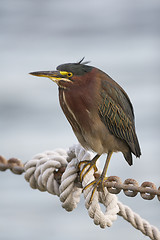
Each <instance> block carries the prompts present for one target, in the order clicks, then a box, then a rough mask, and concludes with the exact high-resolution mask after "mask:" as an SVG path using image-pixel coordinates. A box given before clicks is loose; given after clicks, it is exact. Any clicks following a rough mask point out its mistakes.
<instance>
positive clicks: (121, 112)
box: [99, 72, 141, 157]
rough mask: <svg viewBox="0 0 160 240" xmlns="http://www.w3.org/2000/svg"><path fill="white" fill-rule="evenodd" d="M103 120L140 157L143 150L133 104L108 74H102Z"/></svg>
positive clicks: (100, 111)
mask: <svg viewBox="0 0 160 240" xmlns="http://www.w3.org/2000/svg"><path fill="white" fill-rule="evenodd" d="M103 74H104V77H103V78H102V80H101V99H102V101H101V104H100V105H99V113H100V117H101V120H102V121H103V123H104V124H105V125H106V127H107V128H108V129H109V131H110V132H111V133H112V134H113V135H114V136H116V137H117V138H120V139H122V140H123V141H125V142H126V143H127V144H128V146H129V148H130V151H131V152H132V153H133V154H134V155H135V156H136V157H140V155H141V150H140V146H139V142H138V139H137V135H136V131H135V123H134V111H133V106H132V103H131V101H130V99H129V97H128V95H127V94H126V92H125V91H124V90H123V89H122V87H120V86H119V85H118V84H117V83H116V82H115V81H114V80H113V79H112V78H110V77H109V76H108V75H107V74H105V73H103V72H101V75H103Z"/></svg>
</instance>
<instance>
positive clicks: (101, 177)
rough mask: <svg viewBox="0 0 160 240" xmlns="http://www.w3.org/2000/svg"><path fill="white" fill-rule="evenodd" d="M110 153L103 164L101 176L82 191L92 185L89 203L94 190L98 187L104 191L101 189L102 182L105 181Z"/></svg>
mask: <svg viewBox="0 0 160 240" xmlns="http://www.w3.org/2000/svg"><path fill="white" fill-rule="evenodd" d="M112 153H113V152H109V153H108V155H107V159H106V162H105V165H104V168H103V171H102V174H101V176H100V177H99V178H98V179H96V180H94V181H92V182H91V183H89V184H88V185H87V186H85V187H84V189H83V190H85V189H87V188H88V187H90V186H91V185H93V190H92V194H91V198H90V203H91V202H92V199H93V195H94V193H95V190H96V189H97V187H98V186H99V185H100V187H101V188H102V190H103V189H104V187H103V182H104V179H106V177H105V176H106V173H107V170H108V166H109V162H110V159H111V156H112Z"/></svg>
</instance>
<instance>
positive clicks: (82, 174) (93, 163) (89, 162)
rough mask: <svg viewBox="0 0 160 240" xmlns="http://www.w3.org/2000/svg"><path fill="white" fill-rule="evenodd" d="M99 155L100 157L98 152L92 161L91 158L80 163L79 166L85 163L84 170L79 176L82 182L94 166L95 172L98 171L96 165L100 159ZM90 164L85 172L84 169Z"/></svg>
mask: <svg viewBox="0 0 160 240" xmlns="http://www.w3.org/2000/svg"><path fill="white" fill-rule="evenodd" d="M99 157H100V155H99V154H97V155H96V156H95V157H94V158H93V159H92V160H91V161H90V160H85V161H81V162H80V163H79V165H78V167H79V168H80V167H81V165H82V164H85V165H84V167H83V169H82V171H81V173H80V176H79V177H80V181H81V182H82V181H83V179H84V177H85V176H86V175H87V173H89V171H90V170H91V169H92V168H94V172H96V171H97V170H98V169H97V167H96V161H97V159H98V158H99ZM88 166H89V168H88V169H87V171H86V172H85V173H84V170H85V169H86V167H88Z"/></svg>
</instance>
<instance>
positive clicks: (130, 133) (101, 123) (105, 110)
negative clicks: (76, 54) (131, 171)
mask: <svg viewBox="0 0 160 240" xmlns="http://www.w3.org/2000/svg"><path fill="white" fill-rule="evenodd" d="M82 61H83V59H82V60H81V61H80V62H78V63H66V64H62V65H59V66H58V67H57V70H56V71H39V72H32V73H30V74H32V75H35V76H38V77H48V78H50V79H51V80H52V81H54V82H55V83H57V85H58V87H59V101H60V105H61V108H62V110H63V112H64V114H65V116H66V118H67V119H68V121H69V123H70V124H71V126H72V129H73V131H74V133H75V135H76V137H77V139H78V141H79V142H80V143H81V145H82V146H83V147H84V148H85V149H89V150H93V151H94V152H96V153H97V155H96V156H95V157H94V158H93V159H92V160H91V161H84V162H83V163H85V165H84V168H83V170H82V172H83V175H82V172H81V174H80V179H81V180H83V178H84V176H85V175H86V174H87V173H88V172H89V171H90V169H91V168H94V169H95V171H96V161H97V159H98V158H99V157H100V156H101V155H102V154H103V153H107V159H106V162H105V166H104V169H103V171H102V174H101V176H100V178H99V179H96V180H95V181H94V182H92V183H91V184H93V185H94V188H93V192H92V195H91V200H92V198H93V193H94V191H95V189H96V188H97V186H98V185H100V186H101V187H103V182H104V179H105V176H106V172H107V168H108V165H109V161H110V158H111V156H112V153H113V152H122V154H123V156H124V158H125V159H126V161H127V162H128V164H129V165H132V153H133V154H134V155H135V156H136V157H140V155H141V150H140V146H139V143H138V139H137V136H136V131H135V122H134V111H133V107H132V104H131V101H130V99H129V97H128V95H127V93H126V92H125V91H124V90H123V89H122V87H121V86H120V85H118V83H116V82H115V81H114V80H113V79H112V78H111V77H110V76H109V75H107V74H106V73H105V72H103V71H101V70H100V69H98V68H95V67H92V66H88V65H86V64H87V63H88V62H85V63H82ZM87 166H88V169H87V171H86V172H85V174H84V170H85V169H86V167H87ZM82 176H83V177H82ZM91 184H89V185H91ZM89 185H88V186H89Z"/></svg>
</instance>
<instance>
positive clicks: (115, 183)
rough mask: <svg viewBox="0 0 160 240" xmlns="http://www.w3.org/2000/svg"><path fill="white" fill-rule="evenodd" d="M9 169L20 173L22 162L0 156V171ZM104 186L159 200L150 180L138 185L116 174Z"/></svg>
mask: <svg viewBox="0 0 160 240" xmlns="http://www.w3.org/2000/svg"><path fill="white" fill-rule="evenodd" d="M7 169H10V170H11V171H12V172H13V173H14V174H19V175H20V174H22V173H23V172H24V164H23V163H22V162H21V160H19V159H17V158H10V159H9V160H6V159H5V158H4V157H2V156H0V171H5V170H7ZM64 171H65V168H64V167H63V169H59V170H58V171H56V172H55V173H56V174H55V178H57V175H58V177H61V176H62V174H63V172H64ZM94 175H95V178H98V177H99V176H100V174H98V173H95V174H94ZM104 187H107V189H108V191H109V192H110V193H112V194H119V193H120V192H121V190H123V192H124V194H125V195H126V196H128V197H135V196H136V195H137V194H138V192H139V193H140V195H141V197H142V198H143V199H145V200H152V199H153V198H154V197H155V196H156V195H157V198H158V200H159V201H160V187H159V188H158V189H157V188H156V185H155V184H154V183H152V182H143V183H142V184H141V186H139V184H138V182H137V181H136V180H134V179H132V178H129V179H126V180H125V181H124V183H122V180H121V179H120V178H119V177H117V176H110V177H108V178H107V179H106V180H105V182H104Z"/></svg>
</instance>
